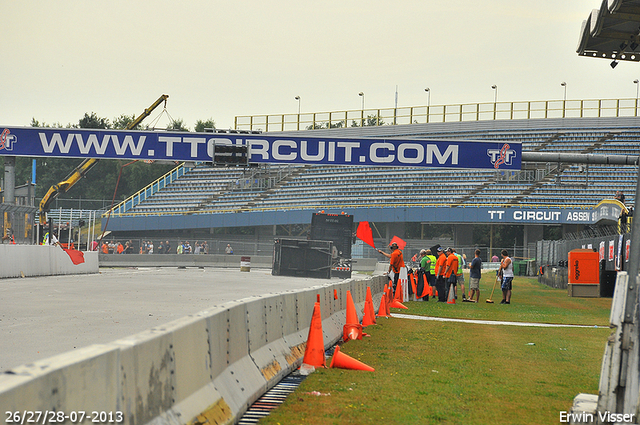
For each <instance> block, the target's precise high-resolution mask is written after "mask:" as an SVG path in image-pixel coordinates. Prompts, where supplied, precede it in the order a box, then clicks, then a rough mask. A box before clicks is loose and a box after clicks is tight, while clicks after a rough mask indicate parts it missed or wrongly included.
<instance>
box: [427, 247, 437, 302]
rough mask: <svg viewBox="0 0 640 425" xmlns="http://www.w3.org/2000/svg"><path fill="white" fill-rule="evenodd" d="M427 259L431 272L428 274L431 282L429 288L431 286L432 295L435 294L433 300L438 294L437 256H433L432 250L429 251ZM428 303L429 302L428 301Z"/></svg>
mask: <svg viewBox="0 0 640 425" xmlns="http://www.w3.org/2000/svg"><path fill="white" fill-rule="evenodd" d="M427 258H428V259H429V270H428V273H427V281H428V282H429V286H431V293H432V294H433V298H435V293H436V261H437V260H436V256H435V255H433V253H432V252H431V250H430V249H427ZM427 301H428V300H427Z"/></svg>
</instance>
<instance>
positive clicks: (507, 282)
mask: <svg viewBox="0 0 640 425" xmlns="http://www.w3.org/2000/svg"><path fill="white" fill-rule="evenodd" d="M500 272H502V301H500V304H511V289H512V282H513V261H511V258H509V253H508V252H507V250H506V249H503V250H502V261H501V262H500V269H499V270H498V273H500Z"/></svg>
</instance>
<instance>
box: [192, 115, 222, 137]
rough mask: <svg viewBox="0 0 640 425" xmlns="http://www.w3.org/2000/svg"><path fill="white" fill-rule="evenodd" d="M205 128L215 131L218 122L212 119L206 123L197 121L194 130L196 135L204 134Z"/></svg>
mask: <svg viewBox="0 0 640 425" xmlns="http://www.w3.org/2000/svg"><path fill="white" fill-rule="evenodd" d="M205 128H213V129H214V130H215V128H216V122H215V121H214V120H213V119H212V118H209V119H208V120H206V121H202V120H198V121H196V126H195V127H194V129H193V130H194V131H195V132H196V133H203V132H204V130H205Z"/></svg>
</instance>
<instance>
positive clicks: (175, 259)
mask: <svg viewBox="0 0 640 425" xmlns="http://www.w3.org/2000/svg"><path fill="white" fill-rule="evenodd" d="M240 258H241V257H240V256H239V255H217V254H208V255H207V254H202V255H196V254H151V255H147V254H102V253H100V255H99V263H100V267H226V268H237V269H240ZM251 266H252V267H253V268H269V269H270V268H271V266H272V262H271V257H270V256H265V255H257V256H255V257H251Z"/></svg>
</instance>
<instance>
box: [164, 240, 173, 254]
mask: <svg viewBox="0 0 640 425" xmlns="http://www.w3.org/2000/svg"><path fill="white" fill-rule="evenodd" d="M164 253H165V254H171V244H170V243H169V241H166V242H165V243H164Z"/></svg>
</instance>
